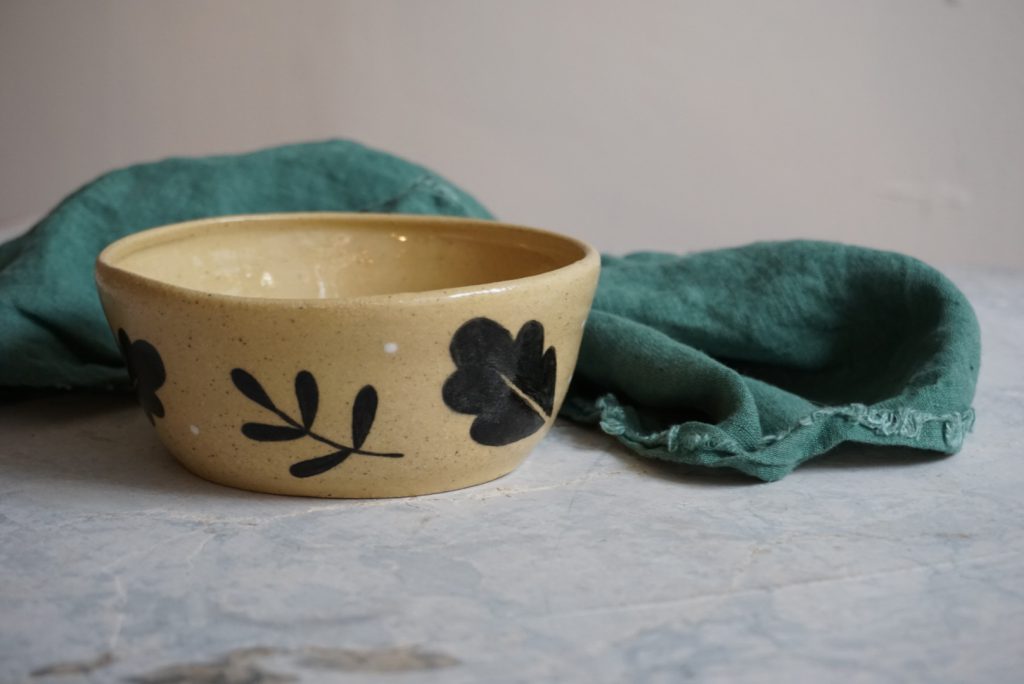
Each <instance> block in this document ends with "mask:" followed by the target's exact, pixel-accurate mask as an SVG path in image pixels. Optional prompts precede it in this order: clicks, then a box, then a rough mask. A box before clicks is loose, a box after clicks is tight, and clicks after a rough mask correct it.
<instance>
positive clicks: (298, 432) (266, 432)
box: [242, 423, 307, 442]
mask: <svg viewBox="0 0 1024 684" xmlns="http://www.w3.org/2000/svg"><path fill="white" fill-rule="evenodd" d="M242 434H243V435H245V436H246V437H248V438H249V439H253V440H256V441H257V442H287V441H288V440H292V439H299V438H301V437H305V436H306V434H307V432H306V430H304V429H303V428H298V427H291V426H290V425H267V424H266V423H246V424H245V425H243V426H242Z"/></svg>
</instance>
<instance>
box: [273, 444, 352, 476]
mask: <svg viewBox="0 0 1024 684" xmlns="http://www.w3.org/2000/svg"><path fill="white" fill-rule="evenodd" d="M351 454H352V450H351V449H341V450H340V451H335V452H334V453H333V454H327V455H326V456H320V457H318V458H311V459H309V460H308V461H299V462H298V463H296V464H294V465H293V466H292V467H291V468H289V469H288V472H290V473H291V474H292V476H294V477H313V476H314V475H320V474H322V473H326V472H327V471H328V470H330V469H331V468H334V467H335V466H339V465H341V464H342V463H344V461H345V459H346V458H348V457H349V456H350V455H351Z"/></svg>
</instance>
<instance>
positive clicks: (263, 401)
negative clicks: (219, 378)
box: [231, 368, 277, 411]
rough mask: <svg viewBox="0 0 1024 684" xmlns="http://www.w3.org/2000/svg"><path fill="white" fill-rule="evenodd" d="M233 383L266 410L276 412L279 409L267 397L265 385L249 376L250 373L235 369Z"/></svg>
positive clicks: (232, 372)
mask: <svg viewBox="0 0 1024 684" xmlns="http://www.w3.org/2000/svg"><path fill="white" fill-rule="evenodd" d="M231 381H232V382H233V383H235V387H237V388H238V391H239V392H241V393H242V394H244V395H245V396H247V397H248V398H249V399H252V400H253V401H254V402H256V403H257V404H259V405H260V406H262V407H263V408H265V409H270V410H271V411H276V410H277V407H276V406H274V402H272V401H271V400H270V397H269V396H268V395H267V391H266V390H265V389H263V385H261V384H260V381H259V380H257V379H256V378H254V377H253V376H252V375H250V374H249V372H248V371H244V370H242V369H241V368H235V369H234V370H232V371H231Z"/></svg>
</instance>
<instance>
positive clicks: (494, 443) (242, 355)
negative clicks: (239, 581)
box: [96, 213, 599, 497]
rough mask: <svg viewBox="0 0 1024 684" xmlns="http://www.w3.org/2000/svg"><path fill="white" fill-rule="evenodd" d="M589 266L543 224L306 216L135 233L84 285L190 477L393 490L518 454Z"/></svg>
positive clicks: (485, 470) (567, 367)
mask: <svg viewBox="0 0 1024 684" xmlns="http://www.w3.org/2000/svg"><path fill="white" fill-rule="evenodd" d="M598 270H599V258H598V255H597V254H596V253H595V252H594V250H593V249H591V248H590V247H588V246H587V245H584V244H582V243H580V242H577V241H576V240H572V239H570V238H567V237H562V236H559V235H555V234H553V233H548V232H544V231H540V230H534V229H530V228H522V227H517V226H510V225H504V224H500V223H494V222H490V221H475V220H466V219H453V218H440V217H418V216H398V215H369V214H321V213H316V214H276V215H273V214H272V215H260V216H233V217H223V218H215V219H208V220H201V221H191V222H188V223H181V224H177V225H173V226H167V227H164V228H155V229H152V230H147V231H144V232H141V233H137V234H135V235H132V236H129V237H126V238H124V239H122V240H119V241H117V242H115V243H114V244H112V245H110V246H109V247H108V248H107V249H106V250H104V251H103V253H102V254H101V255H100V257H99V260H98V262H97V266H96V280H97V283H98V285H99V292H100V297H101V300H102V302H103V308H104V310H105V311H106V314H107V320H108V321H109V322H110V327H111V329H112V330H113V331H114V334H115V335H116V336H117V338H118V342H119V345H120V347H121V351H122V353H123V354H124V356H125V359H126V362H127V365H128V369H129V372H130V373H131V376H132V379H133V381H134V383H135V387H136V391H137V393H138V396H139V401H140V403H141V405H142V407H143V409H144V410H145V412H146V415H147V416H148V418H149V420H150V421H151V422H152V423H153V425H154V426H155V427H156V431H157V434H158V435H159V437H160V440H161V441H162V442H163V443H164V444H165V445H166V446H167V448H168V449H170V451H171V452H172V453H173V454H174V455H175V456H176V457H177V459H178V460H179V461H181V463H183V464H184V465H185V467H187V468H188V469H189V470H191V471H192V472H194V473H196V474H197V475H200V476H201V477H204V478H206V479H208V480H212V481H214V482H219V483H222V484H226V485H230V486H233V487H241V488H243V489H251V490H256V491H262V492H273V493H277V494H297V495H305V496H324V497H386V496H410V495H415V494H427V493H431V492H440V491H445V490H450V489H458V488H460V487H466V486H469V485H473V484H478V483H481V482H486V481H488V480H492V479H494V478H497V477H500V476H502V475H504V474H506V473H508V472H510V471H511V470H513V469H514V468H515V467H516V466H517V465H519V463H520V462H521V461H522V460H523V459H524V458H525V457H526V455H527V454H528V453H529V451H530V450H531V449H532V448H533V446H534V445H535V444H536V443H537V442H538V441H539V440H540V439H541V438H542V437H543V436H544V434H545V433H546V432H547V430H548V429H549V428H550V427H551V423H552V421H553V419H554V416H555V415H556V414H557V412H558V409H559V406H560V405H561V403H562V399H563V398H564V396H565V391H566V388H567V386H568V384H569V379H570V376H571V375H572V370H573V366H574V365H575V363H576V355H577V352H578V350H579V344H580V338H581V335H582V331H583V325H584V322H585V320H586V317H587V313H588V311H589V309H590V303H591V299H592V298H593V294H594V288H595V286H596V284H597V276H598Z"/></svg>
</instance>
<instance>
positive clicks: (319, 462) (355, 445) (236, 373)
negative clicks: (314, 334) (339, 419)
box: [231, 368, 404, 478]
mask: <svg viewBox="0 0 1024 684" xmlns="http://www.w3.org/2000/svg"><path fill="white" fill-rule="evenodd" d="M231 381H232V382H233V383H234V385H235V387H236V388H237V389H238V391H239V392H241V393H242V395H243V396H245V397H246V398H248V399H249V400H250V401H252V402H253V403H255V404H258V405H259V406H261V407H263V408H264V409H266V410H268V411H270V412H271V413H273V414H274V415H276V416H277V417H278V418H280V419H281V421H282V424H273V423H260V422H249V423H245V424H243V425H242V434H243V435H245V436H246V437H248V438H249V439H251V440H254V441H257V442H283V441H292V440H297V439H304V438H308V439H312V440H314V441H317V442H320V443H321V444H325V445H327V446H329V447H331V448H332V449H333V451H332V452H331V453H329V454H325V455H323V456H317V457H314V458H310V459H307V460H304V461H300V462H298V463H295V464H293V465H292V466H291V468H289V472H291V474H292V475H293V476H294V477H300V478H302V477H313V476H316V475H321V474H323V473H325V472H327V471H328V470H331V469H332V468H335V467H336V466H339V465H341V464H342V463H344V462H345V460H346V459H347V458H348V457H349V456H351V455H353V454H358V455H360V456H374V457H377V458H402V457H403V456H404V454H400V453H394V452H382V451H371V450H369V449H364V448H363V444H365V442H366V439H367V437H368V436H369V434H370V430H371V429H372V428H373V422H374V420H375V419H376V417H377V404H378V397H377V390H376V389H374V387H373V385H366V386H364V387H363V388H362V389H360V390H359V392H358V393H357V394H356V397H355V400H354V401H353V402H352V444H351V445H347V444H342V443H340V442H338V441H336V440H333V439H330V438H328V437H325V436H324V435H322V434H320V433H318V432H315V431H314V430H313V424H314V422H315V421H316V417H317V412H318V410H319V406H320V390H319V388H318V386H317V382H316V378H315V377H314V376H313V374H312V373H310V372H309V371H306V370H302V371H299V372H298V374H296V376H295V401H296V404H297V405H298V409H299V413H298V416H299V417H298V418H297V419H296V418H294V417H292V416H291V415H289V414H288V413H286V412H285V411H283V410H281V409H280V408H279V407H278V406H277V404H275V403H274V401H273V400H272V399H271V398H270V395H269V394H267V391H266V390H265V389H264V388H263V385H262V384H260V382H259V380H257V379H256V378H255V377H253V375H252V374H251V373H249V372H248V371H246V370H244V369H242V368H235V369H234V370H232V371H231Z"/></svg>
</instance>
